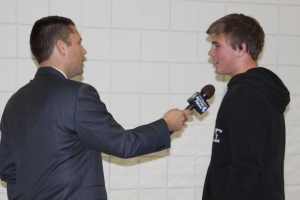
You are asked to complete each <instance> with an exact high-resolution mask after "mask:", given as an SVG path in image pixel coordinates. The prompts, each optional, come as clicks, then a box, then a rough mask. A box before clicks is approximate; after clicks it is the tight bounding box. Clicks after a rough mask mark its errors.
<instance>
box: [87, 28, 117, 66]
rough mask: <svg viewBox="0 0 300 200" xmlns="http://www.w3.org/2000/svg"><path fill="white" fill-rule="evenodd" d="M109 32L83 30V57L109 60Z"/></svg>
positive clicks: (91, 29)
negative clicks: (85, 52) (84, 51)
mask: <svg viewBox="0 0 300 200" xmlns="http://www.w3.org/2000/svg"><path fill="white" fill-rule="evenodd" d="M110 34H111V32H110V30H109V29H95V28H83V29H82V30H81V37H82V45H83V47H84V48H85V49H86V51H87V54H85V57H86V58H87V59H88V60H89V59H93V60H95V59H96V60H109V59H110V49H111V39H110V38H111V35H110Z"/></svg>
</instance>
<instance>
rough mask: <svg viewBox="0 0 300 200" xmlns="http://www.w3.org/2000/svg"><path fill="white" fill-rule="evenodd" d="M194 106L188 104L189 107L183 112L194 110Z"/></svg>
mask: <svg viewBox="0 0 300 200" xmlns="http://www.w3.org/2000/svg"><path fill="white" fill-rule="evenodd" d="M194 107H195V106H194V104H192V103H191V104H190V105H188V106H187V107H186V108H185V109H184V110H193V109H194Z"/></svg>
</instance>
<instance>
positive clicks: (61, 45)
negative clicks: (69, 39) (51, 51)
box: [55, 40, 67, 56]
mask: <svg viewBox="0 0 300 200" xmlns="http://www.w3.org/2000/svg"><path fill="white" fill-rule="evenodd" d="M55 47H56V48H57V50H58V52H59V53H60V54H62V55H64V56H65V55H67V44H66V43H65V42H64V41H62V40H57V41H56V43H55Z"/></svg>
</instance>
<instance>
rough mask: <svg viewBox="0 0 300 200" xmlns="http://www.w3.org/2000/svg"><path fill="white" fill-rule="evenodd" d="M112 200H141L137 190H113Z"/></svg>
mask: <svg viewBox="0 0 300 200" xmlns="http://www.w3.org/2000/svg"><path fill="white" fill-rule="evenodd" d="M109 199H111V200H119V199H124V200H125V199H128V200H129V199H130V200H139V198H138V191H137V190H111V191H110V198H109Z"/></svg>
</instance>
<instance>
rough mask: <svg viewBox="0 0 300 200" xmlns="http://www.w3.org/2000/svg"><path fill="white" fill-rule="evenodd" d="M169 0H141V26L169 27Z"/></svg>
mask: <svg viewBox="0 0 300 200" xmlns="http://www.w3.org/2000/svg"><path fill="white" fill-rule="evenodd" d="M169 13H170V3H169V0H143V1H142V20H143V22H142V28H143V29H160V30H168V29H169V20H170V19H169V18H170V17H169V15H170V14H169Z"/></svg>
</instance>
